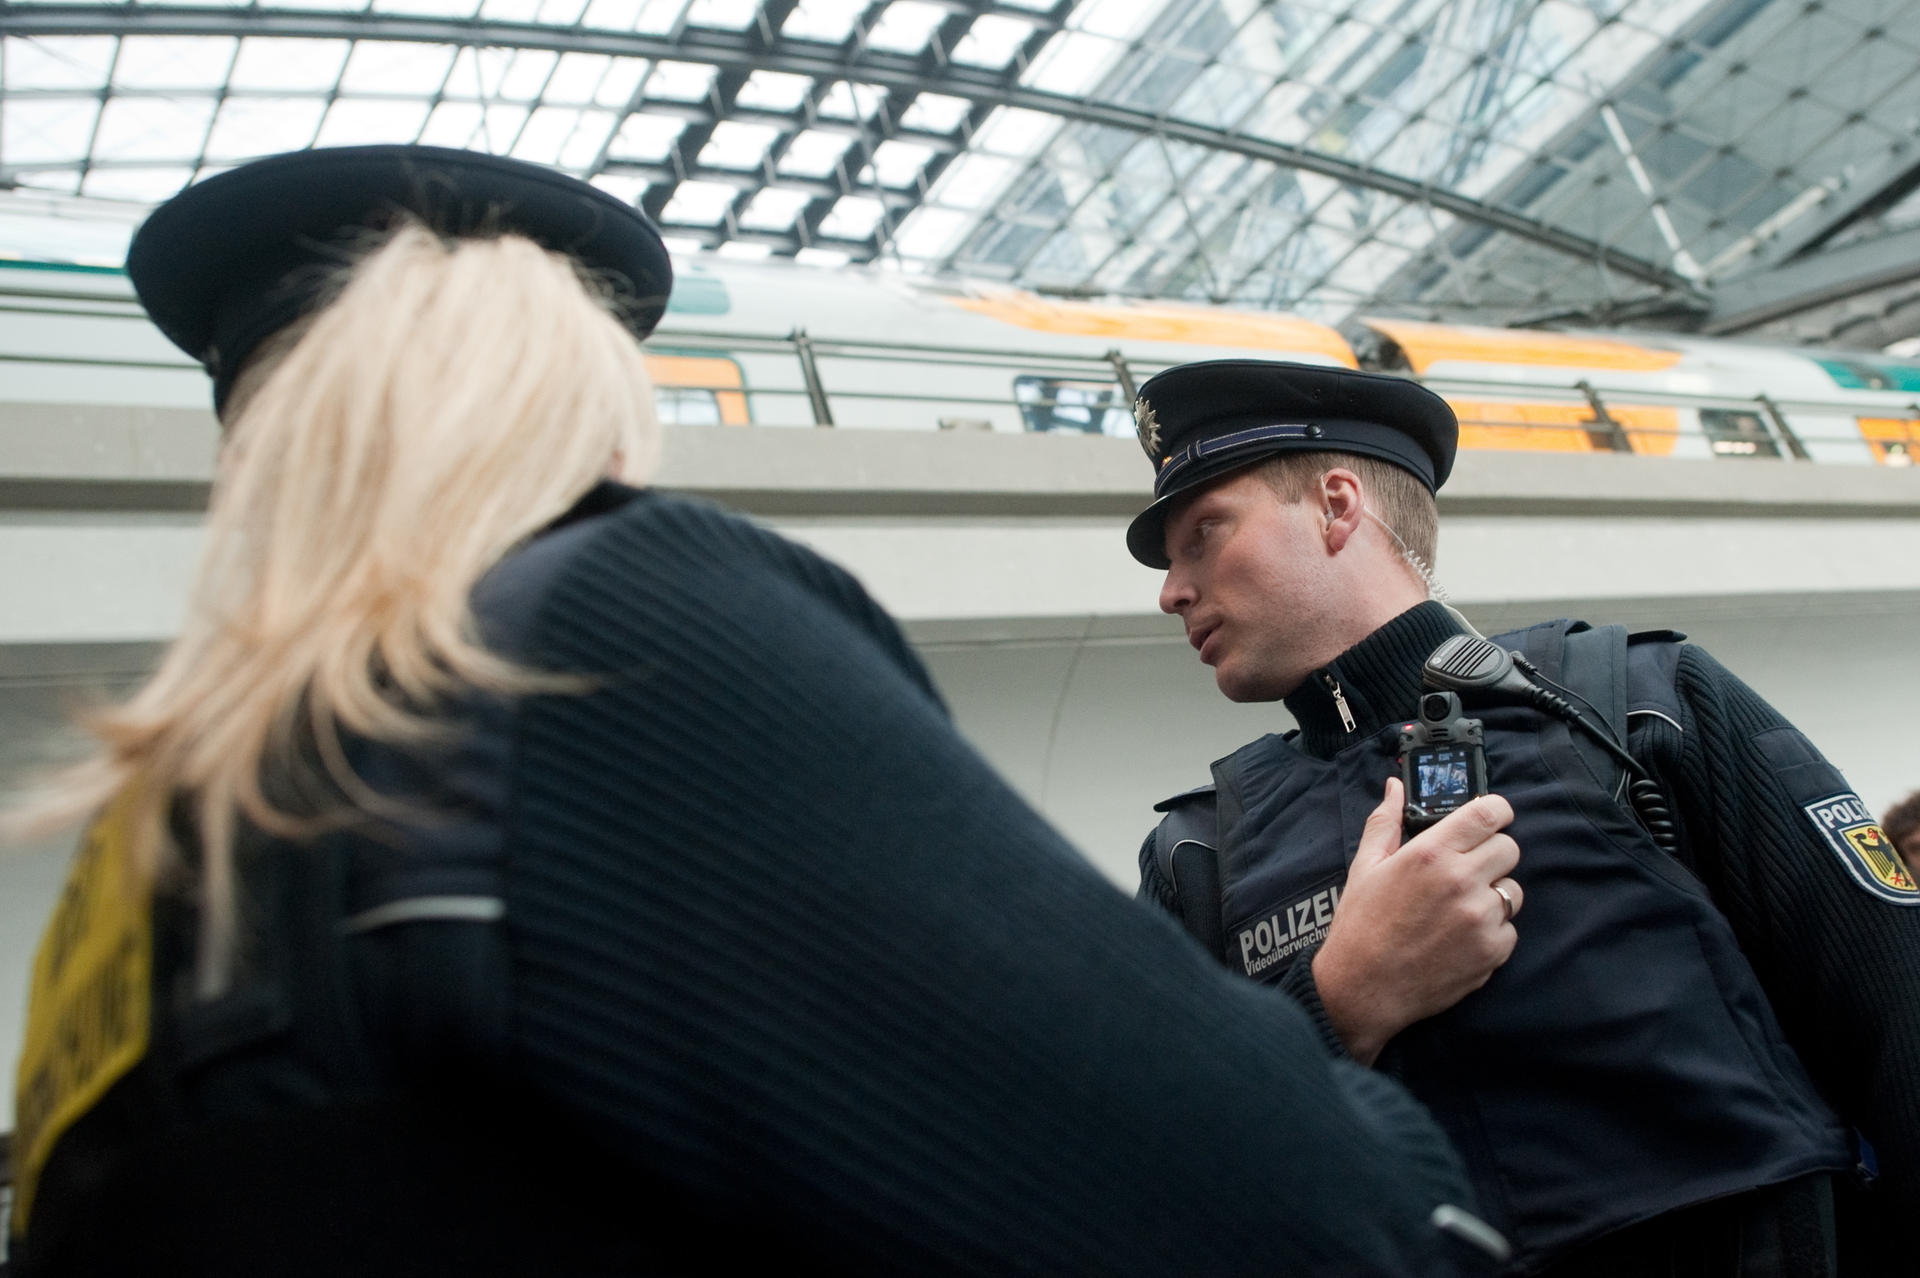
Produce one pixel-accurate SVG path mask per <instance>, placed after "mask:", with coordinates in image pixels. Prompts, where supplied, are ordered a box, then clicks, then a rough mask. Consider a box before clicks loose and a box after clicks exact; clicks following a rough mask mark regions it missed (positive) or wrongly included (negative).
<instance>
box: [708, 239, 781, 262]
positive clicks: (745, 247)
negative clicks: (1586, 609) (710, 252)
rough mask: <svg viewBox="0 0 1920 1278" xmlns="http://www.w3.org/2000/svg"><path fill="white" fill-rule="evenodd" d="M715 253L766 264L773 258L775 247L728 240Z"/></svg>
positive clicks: (755, 241) (753, 241) (746, 241)
mask: <svg viewBox="0 0 1920 1278" xmlns="http://www.w3.org/2000/svg"><path fill="white" fill-rule="evenodd" d="M714 252H716V253H718V254H719V255H720V256H721V257H731V258H735V259H737V260H739V261H743V262H764V261H766V260H767V259H768V258H770V257H772V256H773V245H771V244H763V243H761V242H759V241H757V240H728V241H726V242H725V243H724V244H722V245H721V246H720V247H719V248H717V249H715V250H714Z"/></svg>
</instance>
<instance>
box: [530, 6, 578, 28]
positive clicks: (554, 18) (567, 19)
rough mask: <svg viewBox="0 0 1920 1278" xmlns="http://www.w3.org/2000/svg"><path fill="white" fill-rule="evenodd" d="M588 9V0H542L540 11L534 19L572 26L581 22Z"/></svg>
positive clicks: (562, 25) (550, 23)
mask: <svg viewBox="0 0 1920 1278" xmlns="http://www.w3.org/2000/svg"><path fill="white" fill-rule="evenodd" d="M586 11H587V0H540V12H539V13H537V14H535V15H534V21H535V22H541V23H545V24H547V25H550V26H556V27H570V26H573V25H574V24H575V23H577V22H579V21H580V17H581V15H582V14H584V13H585V12H586Z"/></svg>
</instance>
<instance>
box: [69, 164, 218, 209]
mask: <svg viewBox="0 0 1920 1278" xmlns="http://www.w3.org/2000/svg"><path fill="white" fill-rule="evenodd" d="M192 180H193V169H192V168H191V167H187V166H180V167H167V168H151V169H146V168H135V169H119V168H114V169H95V170H93V171H92V172H90V173H88V174H87V176H86V180H85V181H83V182H82V183H81V184H80V194H82V195H85V196H88V197H90V198H92V199H100V200H128V201H132V202H135V203H140V204H156V203H158V202H159V201H161V200H164V199H166V198H167V197H168V196H171V195H172V194H174V193H175V192H176V191H178V190H179V189H180V188H181V187H183V186H185V185H186V184H187V183H188V182H191V181H192Z"/></svg>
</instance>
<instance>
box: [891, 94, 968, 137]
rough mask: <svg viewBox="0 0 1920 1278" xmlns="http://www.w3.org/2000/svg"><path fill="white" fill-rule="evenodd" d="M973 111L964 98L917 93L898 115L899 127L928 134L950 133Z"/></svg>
mask: <svg viewBox="0 0 1920 1278" xmlns="http://www.w3.org/2000/svg"><path fill="white" fill-rule="evenodd" d="M972 110H973V104H972V103H971V102H969V101H967V100H966V99H965V98H955V97H949V96H948V95H946V94H944V93H919V94H915V95H914V99H913V101H912V102H910V103H908V104H907V109H906V110H905V111H903V112H902V113H901V115H900V125H901V127H902V128H907V129H921V130H924V131H925V132H928V133H951V132H953V131H954V130H955V129H957V128H959V127H960V122H961V121H962V120H965V119H966V118H967V115H968V113H970V112H971V111H972Z"/></svg>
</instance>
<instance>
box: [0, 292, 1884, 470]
mask: <svg viewBox="0 0 1920 1278" xmlns="http://www.w3.org/2000/svg"><path fill="white" fill-rule="evenodd" d="M648 358H649V367H650V369H651V371H652V374H653V377H654V380H655V382H656V385H657V387H658V392H659V402H660V408H661V414H662V416H663V418H664V419H665V420H667V421H669V422H673V423H678V424H682V425H712V426H716V427H729V426H747V425H757V426H800V427H820V426H833V427H838V428H843V429H926V430H982V431H1016V432H1076V433H1089V434H1105V435H1131V434H1132V433H1133V429H1134V427H1133V420H1132V412H1131V406H1132V401H1133V398H1134V395H1135V393H1136V391H1137V388H1138V386H1139V385H1140V384H1141V383H1142V382H1144V381H1145V380H1146V379H1147V378H1148V377H1150V376H1151V375H1152V374H1153V373H1155V372H1158V371H1159V370H1160V369H1162V368H1166V367H1168V366H1170V365H1173V364H1179V363H1187V362H1190V361H1194V360H1208V359H1285V360H1295V361H1300V362H1304V363H1311V364H1320V365H1326V366H1339V367H1346V368H1355V369H1365V370H1368V371H1374V372H1383V373H1388V374H1394V375H1399V376H1405V377H1410V378H1414V379H1417V380H1419V381H1421V382H1422V383H1424V384H1426V385H1427V386H1429V387H1430V388H1431V389H1433V390H1434V391H1436V392H1437V393H1439V394H1440V395H1442V396H1443V397H1445V398H1446V399H1447V401H1448V402H1449V403H1450V404H1452V406H1453V408H1454V411H1455V413H1456V414H1457V415H1458V416H1459V418H1460V422H1461V439H1460V443H1461V447H1462V448H1466V449H1517V450H1529V451H1553V452H1615V453H1636V454H1646V455H1652V456H1661V457H1698V458H1721V459H1728V460H1741V461H1761V460H1769V459H1771V460H1780V461H1794V460H1798V461H1811V462H1819V463H1828V464H1840V465H1847V464H1852V465H1881V466H1909V465H1912V464H1913V462H1914V460H1915V457H1916V455H1917V454H1920V364H1913V363H1906V362H1902V361H1901V360H1899V359H1896V358H1892V357H1890V356H1887V355H1885V354H1881V353H1877V352H1863V351H1841V350H1818V349H1811V348H1800V347H1784V346H1766V345H1759V344H1753V343H1744V342H1739V341H1733V340H1726V339H1715V338H1707V337H1697V336H1692V335H1682V334H1674V333H1663V332H1643V333H1623V332H1577V331H1562V330H1542V329H1507V328H1479V327H1472V326H1466V325H1458V324H1446V323H1435V322H1431V321H1426V320H1414V319H1398V318H1391V317H1360V318H1356V319H1354V320H1352V321H1350V322H1348V323H1345V324H1343V325H1341V326H1339V327H1335V326H1332V325H1328V324H1325V323H1321V322H1319V321H1317V320H1313V319H1309V318H1306V317H1303V316H1298V315H1288V314H1281V313H1275V312H1264V311H1247V310H1235V309H1230V308H1225V307H1219V306H1211V305H1203V304H1198V303H1191V302H1180V301H1165V300H1159V301H1137V300H1099V299H1077V298H1061V297H1051V296H1043V295H1040V294H1036V293H1033V292H1029V291H1026V290H1023V289H1019V288H1016V287H1012V286H1009V285H1003V284H996V283H992V282H986V281H977V280H954V279H946V278H940V277H934V276H927V275H915V274H910V273H904V272H887V271H876V270H860V271H851V270H840V271H832V270H822V269H819V268H813V267H804V266H797V265H791V264H779V263H771V262H752V261H738V260H732V259H728V258H725V257H720V256H718V255H710V254H701V255H698V256H696V257H692V258H687V259H682V260H680V261H678V262H677V280H676V284H675V288H674V293H673V298H672V301H671V304H670V306H669V308H668V311H667V314H666V317H665V319H664V320H663V321H662V323H661V325H660V328H659V330H658V332H657V333H656V335H655V336H654V338H653V339H652V341H651V342H650V343H649V357H648ZM0 366H4V367H5V374H4V384H5V386H6V391H5V392H4V394H5V397H6V398H7V399H8V400H10V401H13V402H24V403H34V402H105V403H126V404H141V405H150V406H200V405H204V404H205V403H206V391H205V382H204V380H203V379H202V378H201V376H200V374H199V372H198V370H197V368H196V366H194V365H193V364H192V363H191V362H190V361H188V360H186V359H185V358H184V357H183V356H181V355H180V353H179V352H178V351H177V350H175V349H174V348H173V347H172V346H170V345H169V344H167V343H166V341H165V339H164V338H162V337H160V335H159V333H158V332H157V331H155V330H154V329H153V328H152V326H151V325H150V324H148V323H147V322H146V320H145V318H144V316H142V315H141V313H140V311H139V308H138V306H137V304H136V303H135V302H134V300H133V297H132V292H131V289H130V287H129V286H128V284H127V280H126V276H125V275H124V273H122V272H119V271H117V270H113V269H110V268H105V267H98V266H85V265H77V264H73V263H64V262H52V261H47V262H41V261H21V260H13V261H0Z"/></svg>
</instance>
